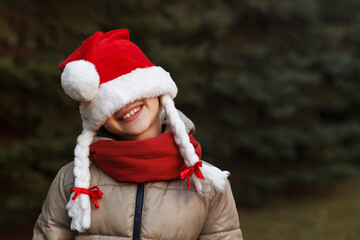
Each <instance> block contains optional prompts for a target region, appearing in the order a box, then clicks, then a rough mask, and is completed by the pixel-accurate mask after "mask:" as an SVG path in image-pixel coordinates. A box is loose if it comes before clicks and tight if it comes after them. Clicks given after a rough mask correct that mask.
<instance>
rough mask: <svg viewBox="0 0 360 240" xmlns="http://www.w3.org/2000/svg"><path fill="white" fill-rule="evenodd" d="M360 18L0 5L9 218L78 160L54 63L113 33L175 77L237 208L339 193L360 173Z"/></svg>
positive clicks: (325, 6)
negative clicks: (339, 185) (122, 31)
mask: <svg viewBox="0 0 360 240" xmlns="http://www.w3.org/2000/svg"><path fill="white" fill-rule="evenodd" d="M359 25H360V2H359V1H356V0H341V1H340V0H301V1H300V0H299V1H290V0H276V1H275V0H271V1H270V0H269V1H263V0H243V1H239V0H204V1H190V0H182V1H174V0H155V1H149V0H141V1H139V0H121V1H118V0H112V1H110V0H107V1H94V0H87V1H40V0H38V1H35V0H31V1H25V0H23V1H19V0H12V1H4V0H0V53H1V57H0V133H1V134H0V181H1V183H2V187H1V189H2V190H1V191H0V198H1V204H0V212H1V214H0V225H1V226H3V227H9V226H10V227H19V226H22V227H24V226H25V227H26V226H28V227H32V226H33V224H34V221H35V219H36V217H37V215H38V214H39V212H40V208H41V205H42V202H43V201H44V198H45V196H46V193H47V189H48V187H49V184H50V183H51V181H52V179H53V178H54V176H55V174H56V172H57V171H58V170H59V168H60V167H61V166H63V165H65V164H66V163H68V162H70V161H72V158H73V149H74V146H75V142H76V136H77V135H78V134H79V133H80V132H81V119H80V115H79V113H78V103H76V102H74V101H73V100H71V99H70V98H68V97H67V96H66V95H65V94H64V93H63V90H62V89H61V86H60V71H59V70H58V64H59V63H60V62H61V61H63V60H64V59H65V58H66V57H67V56H68V55H69V54H70V53H71V52H72V51H73V50H74V49H75V48H77V47H78V46H79V45H80V44H81V43H82V41H83V40H85V39H86V38H87V37H89V36H90V35H92V34H93V33H94V32H96V31H103V32H105V31H109V30H113V29H117V28H128V29H129V30H130V36H131V39H132V41H133V42H134V43H136V44H137V45H138V46H139V47H140V48H141V49H142V50H143V51H144V52H145V54H146V55H147V56H148V58H149V59H150V60H151V61H152V62H153V63H154V64H156V65H159V66H162V67H163V68H164V69H166V70H167V71H169V72H170V73H171V75H172V77H173V79H174V81H175V82H176V84H177V85H178V88H179V94H178V97H177V98H176V99H175V100H176V105H177V107H178V108H179V109H181V110H182V111H183V112H184V113H185V114H186V115H188V117H190V118H191V119H192V120H193V121H194V123H195V125H196V128H197V133H196V135H195V137H196V138H197V139H198V140H199V142H200V143H201V144H202V148H203V152H204V153H203V159H204V160H206V161H208V162H211V163H213V164H215V165H217V166H218V167H220V168H222V169H228V170H230V172H231V176H230V181H231V183H232V188H233V192H234V196H235V199H236V201H237V203H238V205H239V206H242V207H251V208H253V207H260V206H263V205H266V204H267V202H266V199H271V198H274V197H277V196H294V195H295V196H299V197H301V196H304V195H306V196H308V195H312V194H315V195H317V194H323V193H325V192H327V191H329V190H330V191H331V187H332V186H334V183H335V182H337V181H340V180H343V179H347V178H351V177H354V176H355V175H356V174H357V172H358V165H359V157H360V121H359V120H360V113H359V106H360V94H359V89H360V88H359V87H360V81H359V77H360V31H359Z"/></svg>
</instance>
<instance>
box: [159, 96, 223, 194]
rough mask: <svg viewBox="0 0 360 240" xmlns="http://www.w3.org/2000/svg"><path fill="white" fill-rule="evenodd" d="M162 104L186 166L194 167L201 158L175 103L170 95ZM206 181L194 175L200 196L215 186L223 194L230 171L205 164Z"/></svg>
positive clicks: (164, 97)
mask: <svg viewBox="0 0 360 240" xmlns="http://www.w3.org/2000/svg"><path fill="white" fill-rule="evenodd" d="M160 100H161V104H162V106H163V107H164V110H165V113H166V118H167V121H168V125H171V128H172V131H173V133H174V139H175V142H176V144H177V145H178V147H179V151H180V154H181V156H182V157H183V158H184V162H185V164H186V166H188V167H192V166H194V165H195V163H196V162H198V161H199V157H198V156H197V155H196V153H195V149H194V147H193V145H192V144H191V143H190V139H189V136H188V134H187V132H186V127H185V124H184V122H183V121H182V120H181V118H180V116H179V113H178V111H177V110H176V108H175V104H174V101H173V100H172V99H171V97H170V96H168V95H163V96H161V97H160ZM201 172H202V173H203V175H204V177H205V180H202V179H200V178H198V177H197V176H196V175H192V176H191V178H192V180H193V181H194V184H195V189H196V191H197V192H198V193H199V194H200V195H204V196H207V195H210V193H211V187H210V186H214V187H215V189H216V190H218V191H221V192H223V191H224V190H225V186H226V181H227V177H228V176H229V175H230V173H229V172H228V171H221V170H220V169H219V168H217V167H214V166H212V165H209V164H204V165H203V166H202V167H201Z"/></svg>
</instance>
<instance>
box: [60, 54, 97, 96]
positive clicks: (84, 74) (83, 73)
mask: <svg viewBox="0 0 360 240" xmlns="http://www.w3.org/2000/svg"><path fill="white" fill-rule="evenodd" d="M99 84H100V77H99V74H98V72H97V71H96V68H95V65H94V64H93V63H91V62H89V61H85V60H76V61H72V62H69V63H68V64H66V66H65V68H64V71H63V72H62V74H61V86H62V88H63V89H64V91H65V93H66V94H67V95H68V96H70V97H71V98H72V99H74V100H76V101H79V102H82V101H91V100H92V99H94V97H95V96H96V94H97V92H98V88H99Z"/></svg>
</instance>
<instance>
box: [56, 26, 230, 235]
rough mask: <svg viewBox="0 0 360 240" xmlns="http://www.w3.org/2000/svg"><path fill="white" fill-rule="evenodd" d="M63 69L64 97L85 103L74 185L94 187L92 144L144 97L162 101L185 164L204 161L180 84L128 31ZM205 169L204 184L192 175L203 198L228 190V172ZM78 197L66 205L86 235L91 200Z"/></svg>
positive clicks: (82, 51)
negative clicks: (188, 124)
mask: <svg viewBox="0 0 360 240" xmlns="http://www.w3.org/2000/svg"><path fill="white" fill-rule="evenodd" d="M59 68H60V70H62V71H63V72H62V75H61V85H62V87H63V89H64V91H65V93H66V94H67V95H69V96H70V97H71V98H73V99H74V100H76V101H79V102H81V104H80V114H81V118H82V121H83V131H82V133H81V134H80V135H79V137H78V138H77V145H76V147H75V151H74V155H75V158H74V176H75V182H74V187H76V188H83V189H88V188H89V187H90V186H89V185H90V177H91V176H90V170H89V166H90V160H89V146H90V144H91V143H92V141H93V138H94V136H95V134H96V131H97V130H98V129H99V128H100V127H101V126H102V125H103V124H104V122H105V120H106V119H107V118H108V117H110V116H111V115H113V114H114V113H115V112H116V111H118V110H119V109H121V108H122V107H124V106H125V105H127V104H129V103H131V102H134V101H136V100H139V99H144V98H151V97H160V102H161V105H162V106H163V108H164V110H165V113H166V118H167V124H169V125H170V126H171V128H172V131H173V133H174V139H175V142H176V144H177V145H178V147H179V150H180V154H181V156H182V157H183V159H184V162H185V164H186V165H187V166H188V167H193V166H194V165H195V164H196V163H197V162H198V161H199V158H198V156H197V155H196V154H195V151H194V148H193V145H192V144H191V143H190V141H189V136H188V135H187V133H186V128H185V125H184V123H183V121H182V120H181V119H180V117H179V114H178V111H177V109H176V108H175V105H174V102H173V99H174V98H175V96H176V94H177V87H176V84H175V82H174V81H173V80H172V78H171V77H170V74H169V73H168V72H166V71H165V70H164V69H163V68H161V67H159V66H155V65H154V64H152V63H151V62H150V61H149V59H148V58H147V57H146V56H145V55H144V54H143V52H142V51H141V50H140V49H139V48H138V47H137V46H136V45H135V44H134V43H132V42H131V41H130V37H129V31H128V30H127V29H119V30H113V31H110V32H107V33H102V32H97V33H95V34H94V35H92V36H91V37H89V38H88V39H86V40H85V41H84V42H83V44H82V45H81V46H80V47H79V48H77V49H76V50H75V52H73V53H72V54H71V55H70V56H69V57H68V58H67V59H66V60H65V61H64V62H62V63H61V64H60V65H59ZM201 171H202V173H203V175H204V177H205V179H204V180H202V179H199V178H198V177H197V176H196V175H192V179H193V181H194V184H195V188H196V190H197V192H198V193H199V194H202V195H206V194H208V193H209V192H210V191H211V186H214V187H215V188H216V189H217V190H219V191H224V189H225V185H226V179H227V177H228V175H229V173H228V172H227V171H221V170H220V169H218V168H216V167H214V166H211V165H205V164H204V165H203V166H202V167H201ZM74 194H75V192H74V193H73V194H72V196H71V198H70V201H69V202H68V204H67V206H66V207H67V209H68V214H69V216H70V217H72V222H71V228H72V229H73V230H77V231H85V230H86V229H88V228H89V227H90V222H91V219H90V217H91V204H90V198H89V195H86V194H80V195H79V196H78V197H77V198H76V199H75V200H73V196H74Z"/></svg>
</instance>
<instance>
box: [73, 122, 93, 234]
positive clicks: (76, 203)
mask: <svg viewBox="0 0 360 240" xmlns="http://www.w3.org/2000/svg"><path fill="white" fill-rule="evenodd" d="M95 134H96V133H95V132H94V131H91V130H87V129H84V130H83V131H82V133H81V134H80V135H79V136H78V138H77V145H76V147H75V151H74V155H75V158H74V176H75V183H74V187H80V188H86V189H88V188H89V187H90V169H89V166H90V160H89V149H90V144H91V142H92V140H93V138H94V136H95ZM74 195H75V192H73V193H72V194H71V197H70V200H69V202H68V203H67V204H66V209H67V210H68V214H69V217H71V218H72V221H71V229H72V230H77V231H79V232H83V231H85V230H86V229H88V228H89V227H90V222H91V205H90V198H89V196H88V195H86V194H80V195H79V196H78V197H77V198H76V199H75V200H72V197H73V196H74Z"/></svg>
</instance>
